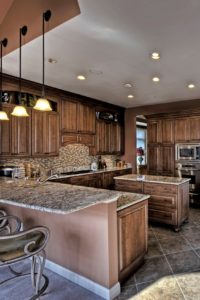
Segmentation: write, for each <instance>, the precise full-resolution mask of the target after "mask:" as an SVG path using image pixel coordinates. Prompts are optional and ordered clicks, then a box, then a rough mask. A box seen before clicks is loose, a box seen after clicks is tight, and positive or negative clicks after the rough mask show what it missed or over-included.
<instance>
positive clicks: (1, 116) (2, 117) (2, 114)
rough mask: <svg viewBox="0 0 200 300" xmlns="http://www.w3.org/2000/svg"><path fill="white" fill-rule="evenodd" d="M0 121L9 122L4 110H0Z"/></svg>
mask: <svg viewBox="0 0 200 300" xmlns="http://www.w3.org/2000/svg"><path fill="white" fill-rule="evenodd" d="M0 121H9V118H8V115H7V113H6V112H5V111H3V110H0Z"/></svg>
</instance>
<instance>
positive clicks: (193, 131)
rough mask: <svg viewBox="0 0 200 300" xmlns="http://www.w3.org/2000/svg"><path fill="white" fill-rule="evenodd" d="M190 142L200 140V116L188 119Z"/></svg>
mask: <svg viewBox="0 0 200 300" xmlns="http://www.w3.org/2000/svg"><path fill="white" fill-rule="evenodd" d="M188 123H189V132H190V141H198V142H199V140H200V116H198V117H192V118H188Z"/></svg>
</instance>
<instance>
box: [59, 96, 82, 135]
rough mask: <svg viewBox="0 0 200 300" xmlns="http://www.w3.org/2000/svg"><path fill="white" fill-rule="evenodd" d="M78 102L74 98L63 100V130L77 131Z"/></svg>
mask: <svg viewBox="0 0 200 300" xmlns="http://www.w3.org/2000/svg"><path fill="white" fill-rule="evenodd" d="M77 117H78V102H76V101H73V100H63V101H62V115H61V131H62V132H77V131H78V128H77Z"/></svg>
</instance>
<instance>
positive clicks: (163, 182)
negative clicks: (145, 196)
mask: <svg viewBox="0 0 200 300" xmlns="http://www.w3.org/2000/svg"><path fill="white" fill-rule="evenodd" d="M113 179H114V180H129V181H137V182H149V183H162V184H172V185H181V184H183V183H186V182H189V181H190V179H187V178H185V179H183V181H182V182H166V181H162V180H148V179H140V178H138V179H137V178H124V176H123V177H122V176H117V177H114V178H113Z"/></svg>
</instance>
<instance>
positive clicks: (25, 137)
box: [10, 108, 31, 156]
mask: <svg viewBox="0 0 200 300" xmlns="http://www.w3.org/2000/svg"><path fill="white" fill-rule="evenodd" d="M27 112H28V114H29V117H15V116H11V119H10V122H11V155H15V156H30V155H31V109H28V108H27Z"/></svg>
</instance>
